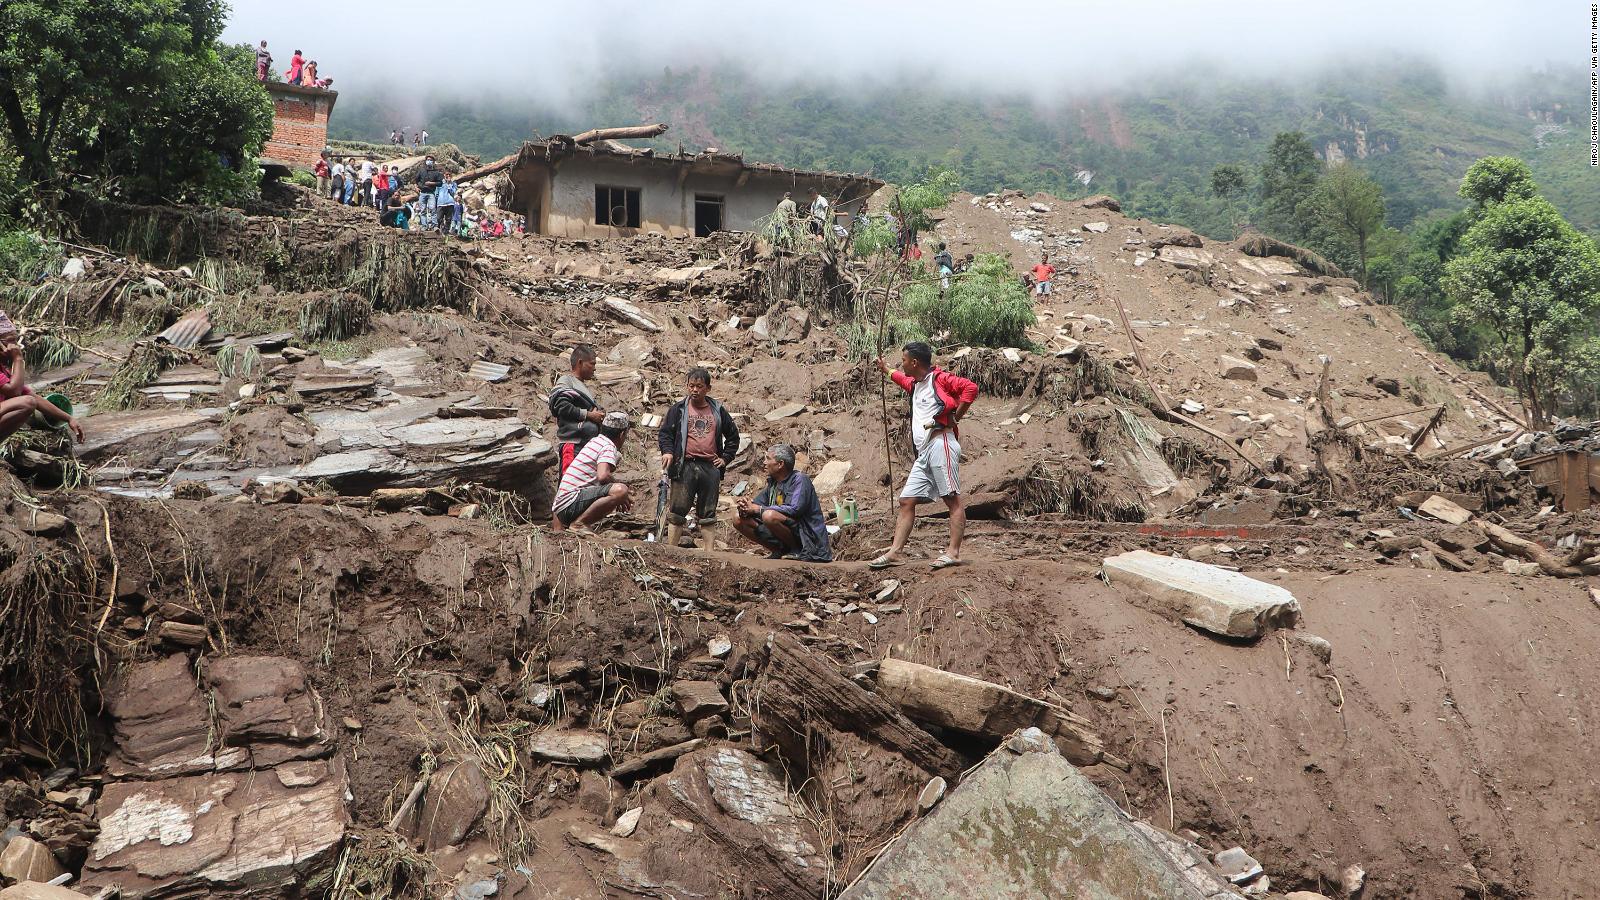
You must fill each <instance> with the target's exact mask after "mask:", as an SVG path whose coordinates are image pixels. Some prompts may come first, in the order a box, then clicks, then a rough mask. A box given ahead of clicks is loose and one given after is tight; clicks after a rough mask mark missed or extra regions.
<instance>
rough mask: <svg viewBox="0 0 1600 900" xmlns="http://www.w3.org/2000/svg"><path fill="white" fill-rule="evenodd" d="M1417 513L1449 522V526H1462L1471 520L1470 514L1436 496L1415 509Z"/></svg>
mask: <svg viewBox="0 0 1600 900" xmlns="http://www.w3.org/2000/svg"><path fill="white" fill-rule="evenodd" d="M1417 512H1420V513H1422V514H1423V515H1425V516H1432V517H1433V518H1435V519H1438V520H1439V521H1441V522H1449V523H1450V524H1451V525H1464V524H1466V523H1467V522H1468V521H1470V520H1471V519H1472V513H1470V512H1468V511H1467V510H1465V509H1462V508H1461V507H1460V506H1459V505H1457V504H1455V503H1452V502H1450V501H1449V500H1446V499H1445V498H1443V497H1441V496H1439V495H1438V494H1434V495H1433V496H1431V497H1429V498H1428V499H1427V500H1424V501H1423V502H1422V505H1421V506H1419V507H1417Z"/></svg>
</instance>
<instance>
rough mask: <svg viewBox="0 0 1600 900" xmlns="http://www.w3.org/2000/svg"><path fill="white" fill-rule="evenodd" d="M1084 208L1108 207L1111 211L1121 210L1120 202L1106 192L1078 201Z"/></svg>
mask: <svg viewBox="0 0 1600 900" xmlns="http://www.w3.org/2000/svg"><path fill="white" fill-rule="evenodd" d="M1078 205H1079V206H1081V207H1083V208H1084V209H1108V210H1111V211H1112V212H1122V204H1120V203H1118V202H1117V201H1116V200H1115V199H1114V198H1112V197H1110V196H1108V195H1106V194H1096V195H1094V196H1093V197H1087V198H1085V199H1083V200H1082V201H1080V202H1079V203H1078Z"/></svg>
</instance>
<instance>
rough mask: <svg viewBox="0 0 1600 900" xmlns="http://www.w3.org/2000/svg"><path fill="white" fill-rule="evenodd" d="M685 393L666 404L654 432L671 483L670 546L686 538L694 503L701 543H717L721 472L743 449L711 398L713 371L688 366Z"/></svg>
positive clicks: (710, 545)
mask: <svg viewBox="0 0 1600 900" xmlns="http://www.w3.org/2000/svg"><path fill="white" fill-rule="evenodd" d="M685 388H686V393H687V394H688V396H686V397H685V398H684V399H682V400H679V401H678V402H677V403H674V404H673V405H672V408H671V409H669V410H667V417H666V420H665V421H663V422H662V423H661V431H660V433H658V434H657V436H656V446H657V448H658V449H660V451H661V473H662V474H663V475H666V476H667V478H668V479H669V480H670V482H671V484H672V487H671V490H670V491H669V492H668V494H667V498H668V500H667V504H668V507H667V546H669V547H676V546H678V541H679V540H681V539H682V538H683V524H684V517H685V516H687V515H688V514H689V510H690V509H691V508H693V509H694V511H695V521H696V522H698V523H699V526H700V548H701V549H702V550H715V549H716V539H717V535H716V531H717V498H718V496H719V495H720V494H721V493H722V473H723V471H724V470H725V469H726V468H727V466H728V463H731V462H733V457H734V456H735V455H736V454H737V453H738V452H739V429H738V427H737V426H736V425H734V424H733V417H732V416H730V415H728V411H727V410H726V409H723V408H722V404H720V403H718V402H717V401H715V400H713V399H711V396H710V394H711V373H710V372H708V371H706V370H705V369H700V368H695V369H690V370H689V376H688V379H687V383H686V385H685Z"/></svg>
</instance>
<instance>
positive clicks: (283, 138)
mask: <svg viewBox="0 0 1600 900" xmlns="http://www.w3.org/2000/svg"><path fill="white" fill-rule="evenodd" d="M266 87H267V93H269V94H271V95H272V107H273V112H272V137H271V138H269V139H268V140H267V145H266V147H265V148H264V149H263V150H262V151H261V155H262V157H263V158H264V159H268V160H272V161H274V162H281V163H287V164H288V165H291V166H295V167H297V168H305V169H309V168H311V167H312V166H314V165H316V162H317V157H318V156H319V155H320V154H321V152H322V148H323V147H326V146H327V145H328V117H329V116H330V115H331V114H332V113H333V103H334V100H335V99H337V98H338V96H339V95H338V94H337V93H336V92H334V91H323V90H318V89H316V88H305V87H299V86H296V85H287V84H279V83H276V82H272V83H269V84H267V86H266Z"/></svg>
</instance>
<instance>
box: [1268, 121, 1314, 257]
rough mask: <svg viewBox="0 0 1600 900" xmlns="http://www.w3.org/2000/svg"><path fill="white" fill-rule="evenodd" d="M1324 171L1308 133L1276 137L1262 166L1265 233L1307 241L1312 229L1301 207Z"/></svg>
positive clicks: (1287, 238) (1283, 134)
mask: <svg viewBox="0 0 1600 900" xmlns="http://www.w3.org/2000/svg"><path fill="white" fill-rule="evenodd" d="M1321 172H1322V163H1321V162H1320V161H1319V160H1318V159H1317V154H1316V151H1315V150H1312V149H1311V143H1310V142H1309V141H1307V140H1306V136H1305V135H1304V134H1301V133H1300V132H1298V131H1285V132H1280V133H1279V134H1278V135H1277V136H1276V137H1274V138H1273V139H1272V146H1271V147H1269V148H1268V149H1267V161H1266V162H1265V163H1263V164H1262V165H1261V226H1262V228H1263V230H1265V231H1266V232H1267V233H1269V234H1272V235H1274V236H1276V237H1280V238H1282V239H1284V240H1287V241H1301V240H1304V239H1305V238H1306V237H1307V235H1309V234H1310V231H1311V229H1310V225H1309V222H1308V220H1307V216H1306V215H1305V213H1304V211H1303V210H1302V209H1301V205H1302V204H1303V203H1304V202H1305V201H1306V200H1307V199H1309V198H1310V197H1311V193H1312V192H1313V191H1315V190H1316V188H1317V177H1318V176H1319V175H1320V174H1321Z"/></svg>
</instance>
